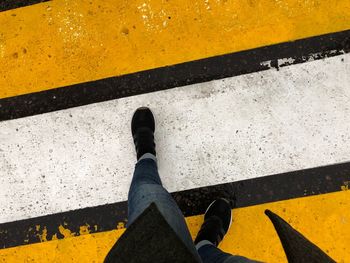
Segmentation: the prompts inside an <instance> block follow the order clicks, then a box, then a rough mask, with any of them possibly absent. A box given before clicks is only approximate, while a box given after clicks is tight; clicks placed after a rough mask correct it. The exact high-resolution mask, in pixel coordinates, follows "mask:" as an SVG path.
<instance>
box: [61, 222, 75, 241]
mask: <svg viewBox="0 0 350 263" xmlns="http://www.w3.org/2000/svg"><path fill="white" fill-rule="evenodd" d="M58 231H60V233H61V235H63V237H65V238H68V237H73V236H75V235H76V234H75V233H74V232H72V231H71V230H69V229H68V228H65V227H64V226H62V225H59V226H58Z"/></svg>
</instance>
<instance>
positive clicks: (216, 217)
mask: <svg viewBox="0 0 350 263" xmlns="http://www.w3.org/2000/svg"><path fill="white" fill-rule="evenodd" d="M231 222H232V211H231V206H230V202H229V201H227V200H226V199H223V198H221V199H217V200H215V201H214V202H212V203H211V204H210V205H209V207H208V209H207V211H206V212H205V215H204V223H203V224H202V227H201V229H200V230H199V232H198V235H197V237H196V239H195V241H194V243H195V244H198V243H199V242H200V241H202V240H208V241H210V242H211V243H213V244H214V245H215V246H218V245H219V243H220V242H221V240H222V239H223V238H224V236H225V235H226V233H227V231H228V230H229V228H230V226H231Z"/></svg>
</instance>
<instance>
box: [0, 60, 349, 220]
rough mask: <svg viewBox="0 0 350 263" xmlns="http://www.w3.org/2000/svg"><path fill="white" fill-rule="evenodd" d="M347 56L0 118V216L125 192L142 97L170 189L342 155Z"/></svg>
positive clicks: (109, 199)
mask: <svg viewBox="0 0 350 263" xmlns="http://www.w3.org/2000/svg"><path fill="white" fill-rule="evenodd" d="M349 56H350V55H349V54H345V55H341V56H337V57H333V58H329V59H326V60H318V61H313V62H309V63H304V64H299V65H292V66H289V67H285V68H282V69H280V70H279V71H276V70H274V69H271V70H269V71H264V72H259V73H253V74H248V75H243V76H239V77H235V78H227V79H223V80H217V81H212V82H207V83H201V84H196V85H191V86H186V87H181V88H177V89H172V90H168V91H162V92H156V93H150V94H144V95H140V96H134V97H129V98H123V99H120V100H114V101H109V102H103V103H98V104H91V105H88V106H84V107H78V108H72V109H68V110H63V111H58V112H53V113H47V114H42V115H37V116H33V117H28V118H23V119H18V120H13V121H6V122H2V123H1V129H0V137H1V141H2V142H3V143H2V146H1V150H2V151H1V152H0V154H1V158H0V164H1V171H2V174H3V176H2V177H1V179H0V180H1V185H2V186H3V191H2V193H1V195H2V200H3V202H2V203H3V204H4V205H3V206H2V213H1V220H0V221H1V222H8V221H13V220H19V219H24V218H30V217H36V216H40V215H46V214H52V213H57V212H62V211H67V210H74V209H78V208H82V207H89V206H97V205H100V204H106V203H113V202H117V201H122V200H126V197H127V191H128V187H129V183H130V180H131V173H132V169H133V166H134V162H135V156H134V152H133V150H134V148H133V143H132V140H131V137H130V133H129V129H130V119H131V116H132V113H133V111H134V110H135V109H136V108H137V107H138V106H140V105H147V106H150V107H151V108H152V109H153V111H154V113H155V116H156V119H157V127H159V128H158V130H157V133H156V140H157V145H158V148H157V149H158V158H159V169H160V173H161V175H162V179H163V183H164V185H165V186H166V187H167V188H168V190H169V191H179V190H184V189H190V188H195V187H200V186H207V185H212V184H217V183H225V182H231V181H237V180H242V179H248V178H255V177H258V176H263V175H269V174H275V173H282V172H286V171H291V170H298V169H303V168H308V167H316V166H322V165H327V164H333V163H338V162H345V161H348V160H349V157H350V152H349V149H348V147H347V143H346V142H347V141H349V134H350V133H349V129H350V126H349V123H350V120H348V118H349V116H350V114H349V112H348V111H349V108H348V98H349V90H350V89H349V86H348V85H349V83H350V81H349V76H350V75H349V74H348V72H350V60H349ZM287 79H288V81H285V80H287ZM228 120H229V121H228Z"/></svg>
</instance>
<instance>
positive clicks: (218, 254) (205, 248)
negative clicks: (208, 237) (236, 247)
mask: <svg viewBox="0 0 350 263" xmlns="http://www.w3.org/2000/svg"><path fill="white" fill-rule="evenodd" d="M202 242H203V243H204V245H202V246H201V243H198V244H197V248H198V254H199V256H200V257H201V259H202V262H203V263H254V262H256V263H257V262H258V261H254V260H250V259H248V258H245V257H241V256H233V255H231V254H228V253H225V252H223V251H221V250H220V249H219V248H217V247H215V246H214V245H213V244H211V243H210V242H209V241H202ZM198 245H199V246H198Z"/></svg>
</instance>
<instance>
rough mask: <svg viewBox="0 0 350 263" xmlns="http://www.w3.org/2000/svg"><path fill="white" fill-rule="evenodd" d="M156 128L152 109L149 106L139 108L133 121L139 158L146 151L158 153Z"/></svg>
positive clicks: (132, 131)
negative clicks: (155, 135) (155, 141)
mask: <svg viewBox="0 0 350 263" xmlns="http://www.w3.org/2000/svg"><path fill="white" fill-rule="evenodd" d="M154 130H155V121H154V117H153V114H152V111H151V110H150V109H149V108H147V107H141V108H138V109H137V110H136V111H135V113H134V115H133V117H132V121H131V133H132V137H133V139H134V143H135V148H136V153H137V160H138V159H140V157H141V156H142V155H144V154H145V153H151V154H153V155H156V149H155V148H156V145H155V143H154Z"/></svg>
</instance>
